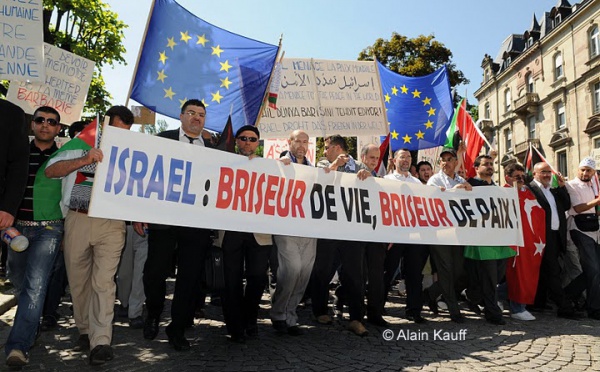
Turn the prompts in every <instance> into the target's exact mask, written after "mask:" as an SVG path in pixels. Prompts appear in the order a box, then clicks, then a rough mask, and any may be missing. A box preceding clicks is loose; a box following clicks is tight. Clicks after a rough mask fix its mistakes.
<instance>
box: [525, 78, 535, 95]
mask: <svg viewBox="0 0 600 372" xmlns="http://www.w3.org/2000/svg"><path fill="white" fill-rule="evenodd" d="M533 92H535V85H534V84H533V76H531V74H529V75H527V93H533Z"/></svg>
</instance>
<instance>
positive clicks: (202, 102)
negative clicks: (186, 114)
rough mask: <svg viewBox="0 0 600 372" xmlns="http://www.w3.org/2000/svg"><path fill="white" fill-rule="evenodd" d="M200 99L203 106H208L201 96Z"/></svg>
mask: <svg viewBox="0 0 600 372" xmlns="http://www.w3.org/2000/svg"><path fill="white" fill-rule="evenodd" d="M200 101H202V103H203V104H204V107H208V106H209V104H208V103H206V102H205V101H204V98H202V99H201V100H200Z"/></svg>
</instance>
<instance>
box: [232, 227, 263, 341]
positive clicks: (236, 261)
mask: <svg viewBox="0 0 600 372" xmlns="http://www.w3.org/2000/svg"><path fill="white" fill-rule="evenodd" d="M222 248H223V269H224V271H225V290H224V291H223V297H222V301H223V316H224V318H225V324H226V326H227V332H228V333H229V334H230V335H234V336H242V335H243V334H244V330H245V329H247V328H248V327H255V326H256V324H257V318H258V307H259V305H260V300H261V298H262V294H263V292H264V290H265V287H266V286H267V284H268V282H269V278H268V276H267V270H268V268H269V257H270V255H271V246H270V245H262V246H261V245H259V244H258V243H257V242H256V239H255V238H254V235H253V234H251V233H246V232H236V231H227V232H226V233H225V237H224V238H223V244H222ZM244 274H245V275H244ZM244 277H245V278H246V287H245V288H244Z"/></svg>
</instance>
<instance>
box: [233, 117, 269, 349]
mask: <svg viewBox="0 0 600 372" xmlns="http://www.w3.org/2000/svg"><path fill="white" fill-rule="evenodd" d="M259 139H260V132H259V131H258V128H256V127H255V126H253V125H244V126H243V127H241V128H240V129H238V131H237V132H236V134H235V143H236V145H237V152H238V153H239V154H240V155H243V156H247V157H248V158H249V159H253V158H255V157H257V156H258V155H256V154H255V152H256V148H257V147H258V141H259ZM272 244H273V243H272V239H271V235H268V234H253V233H247V232H239V231H226V232H225V234H224V236H223V243H222V247H223V269H224V271H225V290H224V292H223V316H224V318H225V324H226V326H227V333H229V335H230V338H229V340H230V341H233V342H237V343H244V342H245V341H246V338H250V339H255V338H257V337H258V321H257V319H258V308H259V304H260V299H261V297H262V293H263V291H264V289H265V287H266V285H267V283H268V276H267V270H268V267H269V257H270V255H271V246H272ZM244 273H245V275H244ZM244 277H245V278H246V286H245V288H244V283H243V281H244Z"/></svg>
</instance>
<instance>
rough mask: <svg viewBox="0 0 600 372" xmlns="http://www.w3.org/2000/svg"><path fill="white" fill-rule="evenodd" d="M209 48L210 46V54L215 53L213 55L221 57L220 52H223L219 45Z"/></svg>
mask: <svg viewBox="0 0 600 372" xmlns="http://www.w3.org/2000/svg"><path fill="white" fill-rule="evenodd" d="M211 48H212V53H211V55H215V56H217V57H219V58H221V53H223V49H221V46H220V45H217V46H216V47H211Z"/></svg>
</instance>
